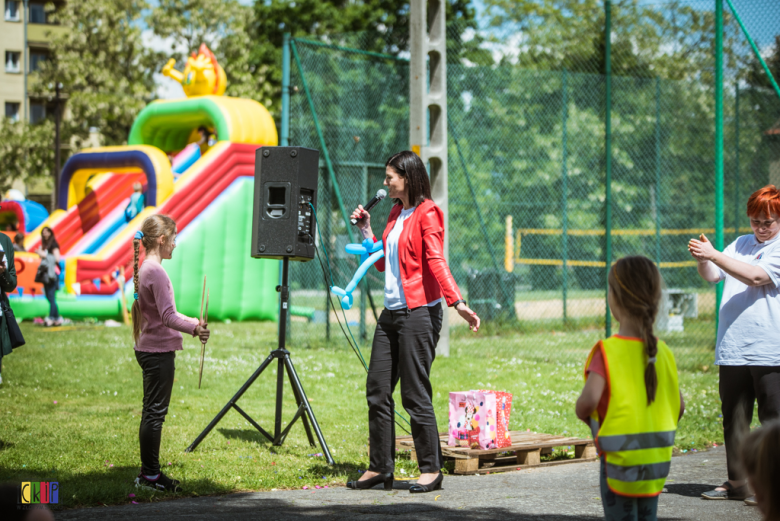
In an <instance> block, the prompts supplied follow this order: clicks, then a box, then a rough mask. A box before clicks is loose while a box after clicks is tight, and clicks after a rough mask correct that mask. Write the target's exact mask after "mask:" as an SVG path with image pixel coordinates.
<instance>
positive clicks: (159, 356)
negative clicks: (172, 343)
mask: <svg viewBox="0 0 780 521" xmlns="http://www.w3.org/2000/svg"><path fill="white" fill-rule="evenodd" d="M175 357H176V353H175V351H167V352H165V353H145V352H142V351H136V352H135V359H136V360H138V365H140V366H141V369H143V372H144V408H143V414H142V415H141V427H140V429H139V430H138V438H139V441H140V442H141V473H142V474H144V475H146V476H154V475H156V474H159V472H160V438H161V436H162V426H163V422H164V421H165V415H166V414H168V404H170V403H171V391H172V390H173V375H174V372H175V370H176V367H175V365H174V358H175Z"/></svg>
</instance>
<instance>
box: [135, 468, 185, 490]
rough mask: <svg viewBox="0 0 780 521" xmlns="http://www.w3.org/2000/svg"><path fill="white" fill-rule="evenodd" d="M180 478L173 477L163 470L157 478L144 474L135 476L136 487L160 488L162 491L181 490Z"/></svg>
mask: <svg viewBox="0 0 780 521" xmlns="http://www.w3.org/2000/svg"><path fill="white" fill-rule="evenodd" d="M179 484H180V482H179V480H177V479H171V478H169V477H168V476H166V475H165V474H163V473H162V472H160V475H159V476H157V479H153V480H152V479H149V478H147V477H146V476H144V475H143V474H138V477H137V478H135V487H136V488H141V487H143V488H150V489H152V490H160V491H162V492H181V487H179Z"/></svg>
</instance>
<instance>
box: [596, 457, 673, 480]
mask: <svg viewBox="0 0 780 521" xmlns="http://www.w3.org/2000/svg"><path fill="white" fill-rule="evenodd" d="M671 466H672V462H671V461H664V462H663V463H650V464H647V465H632V466H630V467H624V466H622V465H615V464H612V463H607V476H609V477H610V478H612V479H616V480H619V481H627V482H636V481H650V480H654V479H661V478H665V477H666V476H668V475H669V468H670V467H671Z"/></svg>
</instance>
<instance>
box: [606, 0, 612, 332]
mask: <svg viewBox="0 0 780 521" xmlns="http://www.w3.org/2000/svg"><path fill="white" fill-rule="evenodd" d="M604 10H605V13H604V14H605V27H604V40H605V45H604V61H605V63H604V72H605V78H604V79H605V82H606V84H605V91H606V92H605V98H606V99H605V104H606V114H605V118H604V119H605V121H604V142H605V143H604V145H605V148H606V150H605V155H606V168H605V170H606V172H605V180H604V192H605V193H604V206H605V216H604V239H605V240H604V308H605V309H606V313H605V317H604V323H605V334H606V336H607V337H609V336H612V315H611V314H610V312H609V300H608V294H609V269H610V268H611V267H612V2H611V0H605V1H604Z"/></svg>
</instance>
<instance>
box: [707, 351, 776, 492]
mask: <svg viewBox="0 0 780 521" xmlns="http://www.w3.org/2000/svg"><path fill="white" fill-rule="evenodd" d="M719 391H720V400H721V411H722V413H723V437H724V441H725V442H726V467H727V468H728V473H729V479H731V480H735V481H736V480H741V479H744V477H745V476H744V475H743V473H742V470H741V466H740V464H739V460H740V458H739V451H738V446H739V441H740V440H741V439H742V438H743V437H744V436H746V435H747V434H748V432H749V430H750V422H751V421H752V420H753V404H754V403H755V402H756V401H758V420H759V421H760V422H761V423H762V424H763V423H765V422H767V421H770V420H773V419H775V418H778V417H780V366H770V367H767V366H728V365H722V366H720V384H719ZM741 415H744V416H743V418H744V420H743V419H742V418H740V416H741Z"/></svg>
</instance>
